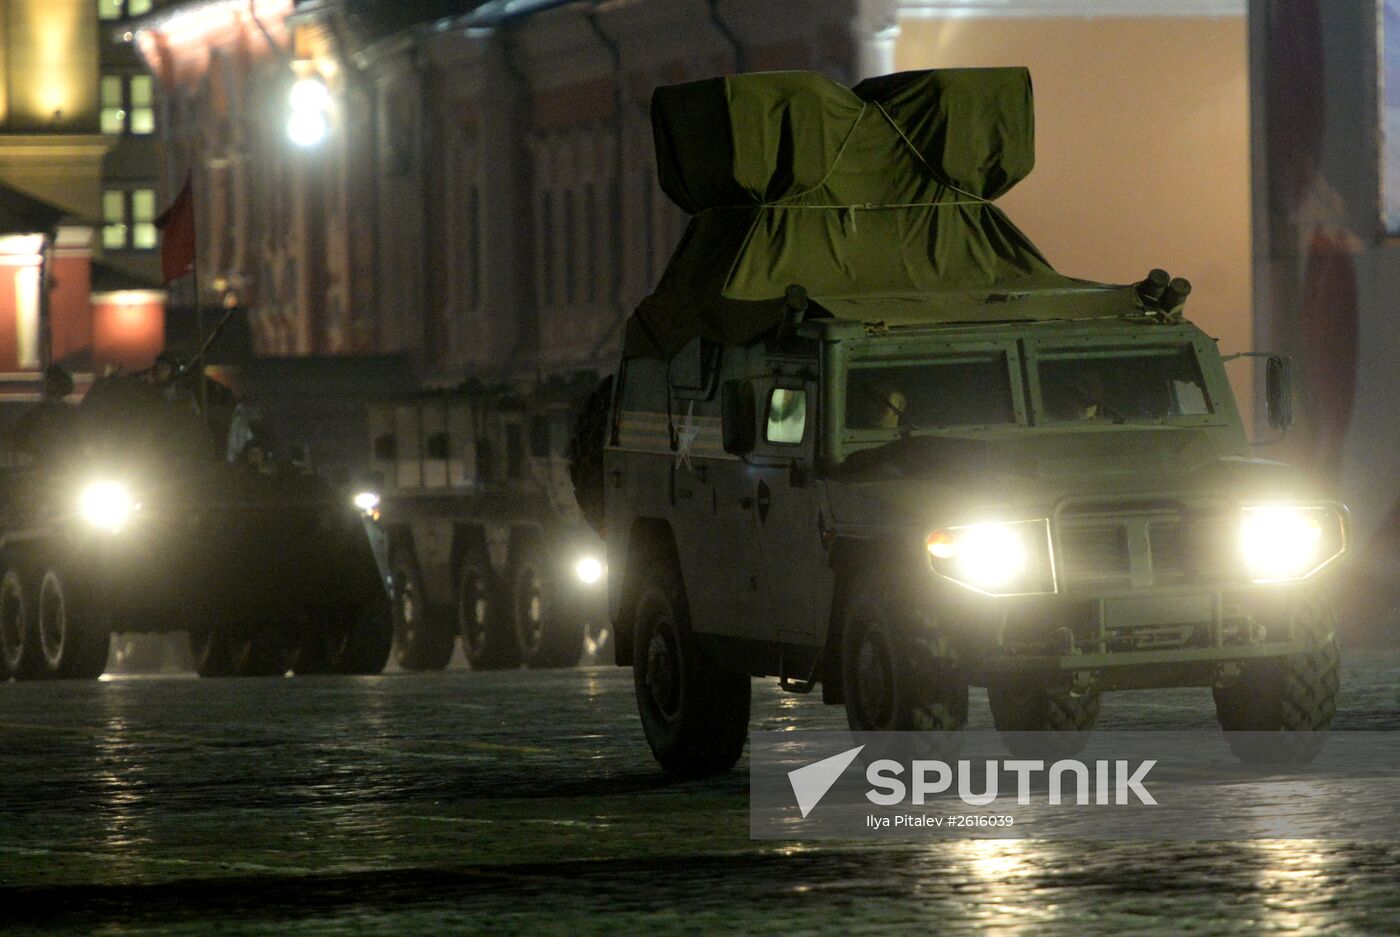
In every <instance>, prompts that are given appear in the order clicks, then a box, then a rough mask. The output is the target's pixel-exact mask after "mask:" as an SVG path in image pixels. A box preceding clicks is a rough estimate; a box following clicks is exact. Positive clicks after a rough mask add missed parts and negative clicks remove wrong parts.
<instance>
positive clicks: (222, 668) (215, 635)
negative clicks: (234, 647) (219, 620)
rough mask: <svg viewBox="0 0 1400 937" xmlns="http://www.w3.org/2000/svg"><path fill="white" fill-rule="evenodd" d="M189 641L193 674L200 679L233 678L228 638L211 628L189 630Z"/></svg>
mask: <svg viewBox="0 0 1400 937" xmlns="http://www.w3.org/2000/svg"><path fill="white" fill-rule="evenodd" d="M189 639H190V656H191V657H192V658H194V671H195V673H197V674H199V675H200V676H201V677H231V676H233V663H232V661H231V660H230V654H229V647H228V637H227V636H226V635H225V634H224V633H223V632H222V631H221V630H220V629H218V628H215V627H213V626H209V627H204V628H191V629H190V632H189Z"/></svg>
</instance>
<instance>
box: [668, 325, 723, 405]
mask: <svg viewBox="0 0 1400 937" xmlns="http://www.w3.org/2000/svg"><path fill="white" fill-rule="evenodd" d="M720 352H721V349H720V346H719V345H718V344H716V343H715V342H712V341H710V340H708V339H704V338H697V339H695V340H693V341H692V342H691V343H690V344H688V345H686V346H685V347H684V348H682V349H681V350H680V351H678V352H676V354H675V357H673V358H672V359H671V362H670V365H669V367H668V369H667V373H668V374H669V376H670V381H671V391H672V392H673V393H674V394H675V395H676V396H677V397H679V398H680V399H682V400H709V399H711V398H712V397H714V395H715V388H716V387H717V386H719V372H720V364H721V353H720Z"/></svg>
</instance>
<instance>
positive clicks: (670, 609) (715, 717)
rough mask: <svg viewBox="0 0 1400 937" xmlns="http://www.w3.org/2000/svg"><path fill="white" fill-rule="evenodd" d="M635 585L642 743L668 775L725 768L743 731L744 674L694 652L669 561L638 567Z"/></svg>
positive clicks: (739, 747) (737, 751)
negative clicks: (639, 576) (645, 567)
mask: <svg viewBox="0 0 1400 937" xmlns="http://www.w3.org/2000/svg"><path fill="white" fill-rule="evenodd" d="M639 586H640V588H639V590H638V597H637V604H636V606H635V614H634V616H633V622H634V628H635V634H636V639H635V642H634V643H633V646H632V682H633V685H634V687H635V689H636V694H637V709H638V711H639V713H640V714H641V717H642V729H643V731H644V732H645V733H646V737H647V744H648V745H650V746H651V752H652V754H653V755H654V756H655V757H656V760H657V762H658V763H660V765H661V767H662V769H663V770H664V771H665V772H666V773H667V774H670V775H673V776H675V777H703V776H705V775H711V774H718V773H720V772H723V771H728V770H729V769H730V768H732V767H734V764H735V762H737V761H738V760H739V756H740V755H741V754H743V751H744V742H745V741H746V739H747V736H748V726H749V705H750V692H751V686H750V684H751V681H750V679H749V676H748V674H744V673H737V672H735V671H731V670H724V669H721V668H720V667H717V666H715V665H714V664H713V663H711V662H710V661H709V660H708V659H706V658H705V657H704V655H703V654H701V652H700V650H699V648H698V647H697V646H696V643H695V638H694V635H693V634H692V633H691V631H690V616H689V611H688V607H687V605H686V599H685V590H684V588H683V587H682V585H681V580H680V575H679V573H677V572H676V570H675V568H674V566H672V565H671V564H664V565H656V566H653V567H651V568H649V569H646V570H643V571H642V573H641V578H640V581H639Z"/></svg>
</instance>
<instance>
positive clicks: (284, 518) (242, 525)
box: [0, 376, 391, 679]
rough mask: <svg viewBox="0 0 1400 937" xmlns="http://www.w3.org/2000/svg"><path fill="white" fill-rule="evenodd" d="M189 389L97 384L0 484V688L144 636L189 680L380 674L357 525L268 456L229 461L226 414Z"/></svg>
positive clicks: (303, 477)
mask: <svg viewBox="0 0 1400 937" xmlns="http://www.w3.org/2000/svg"><path fill="white" fill-rule="evenodd" d="M196 387H197V385H196V384H194V382H192V381H180V382H174V383H171V384H169V385H166V386H164V387H159V386H156V385H153V384H152V383H150V382H149V381H147V380H145V379H143V378H142V377H140V376H121V377H109V378H104V379H101V380H99V381H98V382H97V383H96V384H95V385H94V386H93V388H92V389H91V390H90V391H89V392H88V395H87V397H86V398H85V399H84V401H83V404H82V406H81V407H80V408H79V421H78V425H77V427H76V430H75V431H74V432H73V433H72V438H71V439H70V440H67V443H66V444H65V445H64V446H63V447H62V449H61V451H50V452H47V453H43V454H41V456H40V457H39V458H37V459H34V460H31V461H27V462H19V463H18V464H13V465H10V466H9V467H7V468H5V469H3V470H0V667H3V676H11V675H13V676H15V677H17V678H19V679H30V678H43V677H68V678H93V677H96V676H98V675H99V674H101V673H102V671H103V669H104V668H105V666H106V664H107V654H108V647H109V643H110V641H109V638H110V635H111V634H112V633H114V632H116V633H121V632H158V631H188V632H189V635H190V642H191V649H192V651H193V655H194V659H195V663H196V666H197V669H198V671H199V673H200V675H201V676H210V677H212V676H253V675H273V674H283V673H286V672H287V671H288V670H289V669H290V670H293V671H295V672H297V673H313V672H314V673H322V672H330V673H378V672H379V671H380V670H381V669H382V668H383V666H384V663H385V660H386V658H387V656H388V652H389V643H390V636H391V630H390V618H389V602H388V593H387V589H386V583H385V578H384V575H383V574H382V573H381V571H380V565H381V564H380V563H379V562H377V561H376V557H375V552H374V549H373V546H372V543H373V539H374V538H375V537H377V536H378V534H377V532H376V531H374V530H373V527H372V523H371V522H370V521H369V519H368V518H366V517H365V516H364V515H363V514H362V513H361V512H360V511H358V510H357V509H356V508H355V507H354V506H353V505H352V504H351V503H350V501H349V499H348V497H347V496H346V495H345V494H343V493H341V492H338V491H336V490H335V489H333V488H332V487H331V486H330V485H328V484H327V483H326V482H325V481H324V480H323V479H321V478H319V477H317V476H316V475H315V474H314V473H311V472H309V471H305V470H302V469H297V468H295V467H291V466H287V465H282V464H280V463H278V462H277V461H276V460H275V458H274V456H275V453H273V452H272V451H270V448H271V447H268V449H269V451H267V452H262V451H259V452H258V453H257V454H256V455H257V458H256V459H250V458H244V457H242V455H243V454H241V453H240V454H238V457H236V458H235V460H234V461H229V459H228V458H227V457H226V455H227V452H226V440H227V438H228V430H229V427H230V423H231V422H233V411H234V408H235V404H236V402H235V401H233V400H232V399H231V398H229V397H228V396H227V394H226V392H224V391H222V389H221V388H218V387H213V388H212V389H211V388H209V387H206V388H205V389H204V391H203V393H202V394H201V393H199V392H198V391H197V389H195V388H196ZM204 413H207V414H209V416H207V417H206V416H204V415H203V414H204ZM252 448H254V447H250V450H249V451H250V453H251V450H252ZM263 456H266V459H264V458H263Z"/></svg>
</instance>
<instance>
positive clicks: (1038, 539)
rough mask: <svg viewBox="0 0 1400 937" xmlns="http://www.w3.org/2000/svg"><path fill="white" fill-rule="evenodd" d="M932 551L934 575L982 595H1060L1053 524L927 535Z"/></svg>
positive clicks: (997, 526) (1015, 524) (1043, 522)
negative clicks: (1052, 541) (1053, 554)
mask: <svg viewBox="0 0 1400 937" xmlns="http://www.w3.org/2000/svg"><path fill="white" fill-rule="evenodd" d="M927 547H928V555H929V565H930V566H931V567H932V568H933V571H934V572H935V573H937V574H938V575H940V576H943V577H944V578H946V579H951V580H953V581H954V582H956V583H959V584H961V585H964V586H967V587H968V588H970V589H973V590H975V591H977V592H981V593H984V594H986V595H1032V594H1036V593H1044V592H1054V591H1055V566H1054V561H1053V560H1052V559H1051V553H1050V522H1049V520H1047V519H1045V518H1040V519H1038V520H1033V521H1013V522H1009V523H987V524H969V525H966V526H963V527H945V528H940V529H939V530H935V531H934V532H933V533H931V534H929V535H928V539H927Z"/></svg>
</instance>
